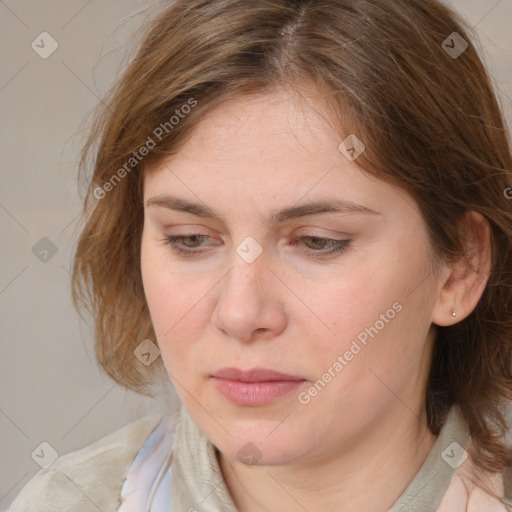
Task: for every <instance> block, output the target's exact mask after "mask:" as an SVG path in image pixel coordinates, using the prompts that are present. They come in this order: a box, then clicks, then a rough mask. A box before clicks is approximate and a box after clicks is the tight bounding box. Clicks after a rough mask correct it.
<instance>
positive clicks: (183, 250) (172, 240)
mask: <svg viewBox="0 0 512 512" xmlns="http://www.w3.org/2000/svg"><path fill="white" fill-rule="evenodd" d="M206 238H210V237H209V236H208V235H202V234H199V233H191V234H189V235H175V236H173V235H167V236H166V237H165V239H164V241H165V243H166V244H168V245H170V246H171V248H172V250H173V251H176V252H177V253H178V254H183V255H188V254H193V253H196V254H197V253H198V252H200V251H197V250H195V249H194V247H200V246H195V245H194V243H195V242H197V241H198V240H199V241H201V240H204V239H206ZM186 240H192V244H191V246H190V245H188V244H187V243H185V246H184V247H183V246H182V245H179V244H178V243H177V242H178V241H179V242H180V243H182V242H183V241H186Z"/></svg>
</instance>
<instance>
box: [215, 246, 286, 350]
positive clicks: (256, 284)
mask: <svg viewBox="0 0 512 512" xmlns="http://www.w3.org/2000/svg"><path fill="white" fill-rule="evenodd" d="M267 263H268V261H267V258H266V255H265V253H264V252H263V253H262V254H261V255H260V256H259V257H258V258H257V259H256V260H254V261H252V262H251V263H249V262H248V261H245V260H244V259H243V258H242V257H241V256H240V255H239V254H238V253H236V252H235V251H234V253H233V258H232V265H231V269H230V270H229V271H228V273H227V274H226V275H225V276H224V278H223V279H221V281H220V283H219V289H218V290H219V291H218V298H217V302H216V304H215V309H214V311H213V314H212V324H213V326H214V328H215V329H217V330H220V331H222V333H223V334H224V335H225V336H227V337H230V338H232V339H236V340H238V341H240V342H245V343H247V342H251V341H255V340H257V339H258V340H263V339H271V338H274V337H276V336H277V335H279V333H280V332H282V331H283V330H284V328H285V325H286V315H285V307H284V304H283V300H284V297H285V295H284V290H283V289H284V287H283V284H282V283H281V282H280V280H279V279H278V278H277V277H276V276H275V274H274V273H273V272H272V271H271V270H270V268H269V267H268V266H267Z"/></svg>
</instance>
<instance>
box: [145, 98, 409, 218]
mask: <svg viewBox="0 0 512 512" xmlns="http://www.w3.org/2000/svg"><path fill="white" fill-rule="evenodd" d="M315 100H316V97H315V96H312V97H305V98H301V97H299V96H298V95H296V94H290V93H288V92H287V91H278V92H276V93H273V94H261V95H251V96H241V97H237V98H236V99H233V100H230V101H228V102H225V103H223V104H222V105H220V106H219V107H217V108H215V109H214V110H212V111H210V112H209V113H208V114H207V115H205V116H204V117H203V118H202V119H201V121H200V122H199V123H198V124H197V125H196V127H195V128H194V130H193V131H192V132H191V135H190V136H189V138H188V140H187V141H186V142H185V144H184V145H183V146H182V147H181V149H180V150H179V151H178V152H177V153H176V154H174V155H172V156H171V157H168V158H166V159H165V160H162V161H161V162H159V163H158V164H157V165H155V166H154V167H153V168H152V169H151V170H150V171H149V172H147V173H145V178H144V190H145V194H144V196H145V197H144V199H145V201H147V200H148V198H149V197H150V196H151V197H154V196H156V195H159V196H162V195H165V194H170V195H173V196H178V197H181V198H183V199H185V200H188V201H189V202H194V203H201V202H203V203H204V204H205V205H206V206H209V207H210V209H211V210H219V209H220V206H219V204H220V203H222V207H223V208H225V209H229V207H230V205H231V206H233V208H236V209H238V211H240V209H244V210H246V209H250V208H251V207H252V206H254V208H253V210H252V211H253V212H256V211H258V214H259V215H261V216H262V217H263V216H265V217H266V216H267V214H266V213H263V210H265V212H267V210H278V209H280V208H281V209H282V208H286V207H288V208H289V207H291V206H293V205H295V204H298V203H300V202H311V201H322V200H325V199H328V200H330V199H341V200H344V201H346V202H352V203H357V204H361V205H368V207H369V208H372V209H374V210H379V209H380V208H381V206H380V204H379V203H382V202H385V201H386V199H387V200H388V201H393V200H395V201H396V197H395V198H393V197H392V196H393V195H395V196H396V195H397V194H399V193H400V192H399V191H398V190H393V189H395V187H392V186H391V185H389V184H386V183H384V182H383V181H381V180H379V179H377V178H376V177H374V176H371V175H369V174H368V173H366V172H364V171H363V170H362V168H361V167H360V166H358V165H357V161H349V160H348V159H347V158H346V157H345V156H344V154H342V152H341V151H340V150H339V145H340V143H341V142H342V140H341V139H340V135H339V134H338V132H337V131H336V130H335V129H334V128H333V123H332V120H331V119H329V118H328V114H327V113H326V111H325V108H324V104H323V103H322V102H321V101H315ZM372 203H373V205H372ZM395 204H397V203H396V202H395ZM256 205H258V207H256ZM267 206H268V208H267ZM381 211H382V210H381Z"/></svg>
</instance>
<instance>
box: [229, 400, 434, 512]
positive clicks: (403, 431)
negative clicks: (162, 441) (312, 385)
mask: <svg viewBox="0 0 512 512" xmlns="http://www.w3.org/2000/svg"><path fill="white" fill-rule="evenodd" d="M400 406H401V407H402V409H401V411H400V415H399V416H398V417H399V418H400V420H399V422H398V423H397V421H396V418H397V416H396V414H395V415H389V417H388V419H387V420H385V421H384V422H381V423H379V425H378V426H377V427H376V428H374V429H373V430H372V431H370V432H366V433H365V435H364V436H362V438H361V439H358V440H351V442H350V448H346V447H343V448H342V449H340V450H339V451H338V452H336V453H333V454H331V455H330V456H329V457H328V458H323V459H321V460H314V461H305V462H301V463H297V464H294V465H287V466H252V467H247V466H245V465H243V464H241V463H240V462H238V461H232V460H228V459H227V458H226V457H225V456H224V455H223V454H222V453H221V454H220V455H219V464H220V467H221V470H222V473H223V475H224V478H225V481H226V485H227V487H228V489H229V492H230V494H231V496H232V498H233V501H234V503H235V505H236V506H237V508H238V510H239V511H240V512H275V511H276V510H286V511H289V512H295V511H297V512H304V510H322V511H323V512H331V511H332V512H348V511H353V510H372V511H375V512H386V511H388V510H389V508H390V507H391V506H392V505H393V503H394V502H395V501H396V500H397V499H398V498H399V496H400V495H401V494H402V493H403V492H404V491H405V489H406V488H407V485H408V484H409V483H410V481H411V480H412V479H413V477H414V476H415V474H416V473H417V472H418V470H419V469H420V467H421V466H422V464H423V462H424V461H425V459H426V457H427V455H428V453H429V452H430V450H431V448H432V446H433V445H434V443H435V441H436V439H437V438H436V436H433V435H432V434H431V433H430V431H429V430H428V428H427V425H426V413H425V412H424V411H423V413H422V415H421V418H420V420H418V418H417V417H416V416H415V415H414V414H413V413H412V412H408V411H406V413H405V414H404V409H403V405H402V404H400ZM363 437H364V438H363Z"/></svg>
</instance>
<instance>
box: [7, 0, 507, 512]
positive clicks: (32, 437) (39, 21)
mask: <svg viewBox="0 0 512 512" xmlns="http://www.w3.org/2000/svg"><path fill="white" fill-rule="evenodd" d="M451 3H452V4H453V5H454V6H455V7H457V8H458V9H459V10H460V11H461V12H462V13H463V14H464V15H465V16H466V17H467V18H468V20H469V21H470V23H471V24H472V25H476V27H477V29H478V32H479V34H480V36H481V38H482V42H483V43H484V48H485V53H486V62H487V65H488V67H489V69H490V70H491V73H492V75H493V77H494V78H495V81H496V83H497V86H498V87H499V88H500V89H501V90H502V99H501V101H502V103H503V108H504V110H505V112H506V115H507V117H508V119H509V120H510V119H511V118H512V103H511V101H510V99H509V98H510V97H512V31H511V30H510V20H511V19H512V0H502V1H501V2H497V1H496V0H457V1H454V2H451ZM150 4H151V2H150V1H140V0H122V1H121V0H109V1H108V2H106V1H104V2H98V1H96V2H92V1H86V0H45V1H43V0H38V1H36V0H32V1H29V0H5V2H0V34H1V40H2V44H1V46H0V119H1V125H0V130H1V131H0V145H1V146H0V148H1V163H0V165H1V170H0V180H1V186H0V223H1V224H0V225H1V239H2V247H3V250H2V265H1V267H0V315H1V339H2V345H1V347H2V355H1V357H0V382H1V384H0V433H1V436H0V459H1V467H0V508H4V509H5V508H6V507H7V506H8V505H9V503H10V502H11V501H12V500H13V499H14V497H15V496H16V495H17V493H18V492H19V491H20V490H21V488H22V487H23V485H24V484H25V483H27V481H28V480H29V479H30V478H31V477H32V476H33V475H34V474H35V473H36V472H37V471H38V470H39V466H38V465H37V464H36V463H35V462H34V460H33V459H32V457H31V453H32V452H33V450H34V449H35V448H36V447H37V446H38V445H39V444H40V443H41V442H42V441H46V442H48V443H50V444H51V445H52V446H53V447H54V448H55V450H56V451H57V452H58V453H59V454H64V453H67V452H69V451H72V450H76V449H78V448H81V447H83V446H85V445H87V444H90V443H91V442H93V441H95V440H97V439H99V438H100V437H102V436H104V435H106V434H107V433H109V432H111V431H113V430H115V429H116V428H118V427H120V426H122V425H125V424H126V423H129V422H130V421H133V420H134V419H136V418H139V417H141V416H144V415H146V414H149V413H152V412H155V411H159V410H160V405H159V404H158V403H157V402H156V401H155V400H153V399H150V398H144V397H142V396H140V395H137V394H135V393H131V392H126V391H124V390H123V389H121V388H120V387H119V386H117V385H116V384H115V383H114V382H113V381H111V380H109V379H107V378H106V377H105V376H104V375H103V374H102V373H101V372H100V370H99V368H98V365H97V363H96V362H95V360H94V352H93V349H92V334H91V329H90V326H87V325H84V324H83V323H80V322H79V320H78V316H77V314H76V312H75V310H74V309H73V307H72V305H71V300H70V286H69V285H70V275H69V270H70V268H71V256H72V253H73V251H74V244H75V241H76V237H77V232H76V230H75V228H76V223H77V215H78V213H79V211H80V208H81V204H80V198H79V195H78V186H77V185H78V183H77V172H76V171H77V158H78V151H79V148H80V143H81V142H82V140H83V135H84V133H83V130H82V128H83V126H84V124H83V120H84V117H85V116H86V115H87V114H88V112H89V111H90V110H91V109H92V108H93V107H94V106H95V105H96V104H97V103H98V101H99V100H98V97H99V96H100V95H101V94H103V93H104V92H105V91H106V89H107V87H108V85H109V84H110V83H111V81H112V79H113V77H114V73H115V70H116V69H117V66H118V65H119V63H120V60H121V58H122V56H123V49H122V48H123V47H122V45H123V43H125V42H126V41H128V40H129V34H130V32H131V30H134V29H135V27H137V25H138V24H139V23H140V22H141V21H142V19H143V17H144V15H141V14H139V15H136V14H134V13H136V12H137V11H138V10H139V9H141V8H143V7H145V6H147V5H150ZM43 31H46V32H48V33H49V34H51V36H52V37H53V38H54V39H55V40H56V41H57V43H58V49H57V50H56V51H55V52H54V53H53V54H52V55H51V56H49V57H48V58H46V59H43V58H41V57H40V56H39V55H38V54H37V53H36V52H35V51H34V50H33V49H32V47H31V43H32V41H33V40H35V39H36V37H37V36H39V34H40V33H41V32H43ZM447 35H448V34H447ZM48 44H49V43H48ZM46 48H48V46H46ZM510 122H511V121H509V123H510ZM45 237H46V238H47V239H49V240H51V242H52V244H54V245H55V246H56V248H57V253H56V254H55V255H53V256H52V257H50V258H49V259H48V261H47V262H42V261H40V259H38V258H37V257H36V256H35V255H34V254H33V252H32V248H33V247H34V245H35V244H37V243H38V242H39V243H40V244H43V245H42V247H43V248H44V247H46V246H45V244H47V245H48V242H47V241H43V242H40V240H41V239H42V238H45ZM48 247H50V248H51V247H52V246H50V245H48ZM50 255H51V249H50V252H49V256H50Z"/></svg>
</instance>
